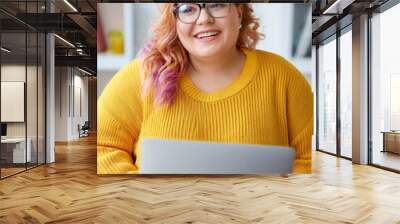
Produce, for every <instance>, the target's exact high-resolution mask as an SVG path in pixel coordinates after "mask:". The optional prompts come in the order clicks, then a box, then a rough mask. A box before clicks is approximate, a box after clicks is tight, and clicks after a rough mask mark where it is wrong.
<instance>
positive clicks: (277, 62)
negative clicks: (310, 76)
mask: <svg viewBox="0 0 400 224" xmlns="http://www.w3.org/2000/svg"><path fill="white" fill-rule="evenodd" d="M253 52H254V53H255V54H256V55H257V58H258V63H259V65H260V66H279V68H283V69H284V68H287V67H293V65H292V64H291V63H290V62H289V61H288V60H287V59H286V58H284V57H283V56H281V55H279V54H276V53H273V52H270V51H265V50H261V49H255V50H253Z"/></svg>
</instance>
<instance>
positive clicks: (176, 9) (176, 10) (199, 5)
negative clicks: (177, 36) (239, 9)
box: [173, 2, 238, 24]
mask: <svg viewBox="0 0 400 224" xmlns="http://www.w3.org/2000/svg"><path fill="white" fill-rule="evenodd" d="M216 3H218V2H216ZM186 4H194V5H197V6H198V7H199V8H200V12H199V14H198V15H197V18H196V19H195V20H193V22H191V23H187V22H184V21H182V20H181V19H180V18H179V15H178V13H179V12H178V10H179V7H180V6H182V5H176V6H174V9H173V13H174V15H175V17H176V18H177V19H178V20H179V21H181V22H182V23H185V24H193V23H195V22H196V21H197V20H198V19H199V17H200V14H201V10H202V9H205V10H206V11H207V13H208V15H210V16H211V17H212V18H214V19H218V18H224V17H227V16H228V15H229V13H231V8H232V3H225V4H229V13H228V14H227V15H226V16H219V17H214V16H213V15H212V14H211V13H210V12H209V11H208V8H207V7H206V6H207V5H208V4H210V3H186ZM234 4H235V5H238V4H237V3H234Z"/></svg>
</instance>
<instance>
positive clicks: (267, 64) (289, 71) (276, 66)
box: [253, 49, 305, 80]
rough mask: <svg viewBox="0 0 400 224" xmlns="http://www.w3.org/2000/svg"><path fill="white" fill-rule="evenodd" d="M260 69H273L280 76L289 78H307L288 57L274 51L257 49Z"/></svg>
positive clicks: (255, 52) (255, 51) (256, 53)
mask: <svg viewBox="0 0 400 224" xmlns="http://www.w3.org/2000/svg"><path fill="white" fill-rule="evenodd" d="M253 52H254V54H255V55H257V64H258V66H259V67H260V68H261V69H259V71H272V72H273V73H274V74H276V76H277V77H278V78H282V79H287V80H292V79H295V80H299V79H301V80H302V79H305V78H304V75H303V74H302V73H301V72H300V71H299V70H298V69H297V68H296V67H295V66H294V65H293V64H292V63H291V62H289V61H288V60H287V59H286V58H284V57H283V56H281V55H278V54H276V53H273V52H269V51H265V50H260V49H255V50H253Z"/></svg>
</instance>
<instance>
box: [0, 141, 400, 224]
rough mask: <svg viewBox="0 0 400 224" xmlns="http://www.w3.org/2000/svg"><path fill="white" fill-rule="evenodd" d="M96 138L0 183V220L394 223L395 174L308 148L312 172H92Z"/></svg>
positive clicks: (399, 188) (399, 201)
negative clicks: (161, 174) (120, 173)
mask: <svg viewBox="0 0 400 224" xmlns="http://www.w3.org/2000/svg"><path fill="white" fill-rule="evenodd" d="M95 144H96V142H95V137H90V138H84V139H83V140H81V141H76V142H70V143H68V144H57V147H56V163H54V164H50V165H45V166H41V167H38V168H35V169H32V170H29V171H27V172H25V173H21V174H19V175H16V176H13V177H10V178H7V179H5V180H2V181H0V223H7V224H8V223H12V224H13V223H118V224H120V223H218V224H219V223H307V224H308V223H371V224H381V223H383V224H387V223H400V175H399V174H396V173H391V172H387V171H384V170H380V169H377V168H374V167H369V166H359V165H352V164H351V162H350V161H347V160H343V159H337V158H335V157H333V156H330V155H326V154H323V153H319V152H318V153H315V154H314V161H313V165H314V168H313V169H314V172H313V174H311V175H292V176H289V178H283V177H280V176H256V175H233V176H232V175H230V176H229V175H228V176H224V175H218V176H213V175H200V176H199V175H169V176H128V175H119V176H97V175H96V148H95Z"/></svg>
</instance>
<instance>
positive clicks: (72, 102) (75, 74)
mask: <svg viewBox="0 0 400 224" xmlns="http://www.w3.org/2000/svg"><path fill="white" fill-rule="evenodd" d="M55 85H56V91H55V120H56V122H55V123H56V128H55V129H56V133H55V140H56V141H70V140H73V139H77V138H78V137H79V133H78V124H80V125H81V126H82V125H83V124H84V122H85V121H87V120H88V78H87V77H84V76H83V73H81V72H80V71H79V70H77V69H73V68H71V67H56V83H55ZM79 92H80V93H79ZM79 95H80V97H79ZM79 100H80V101H81V102H79ZM80 105H81V110H82V114H81V113H80V111H79V106H80Z"/></svg>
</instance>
